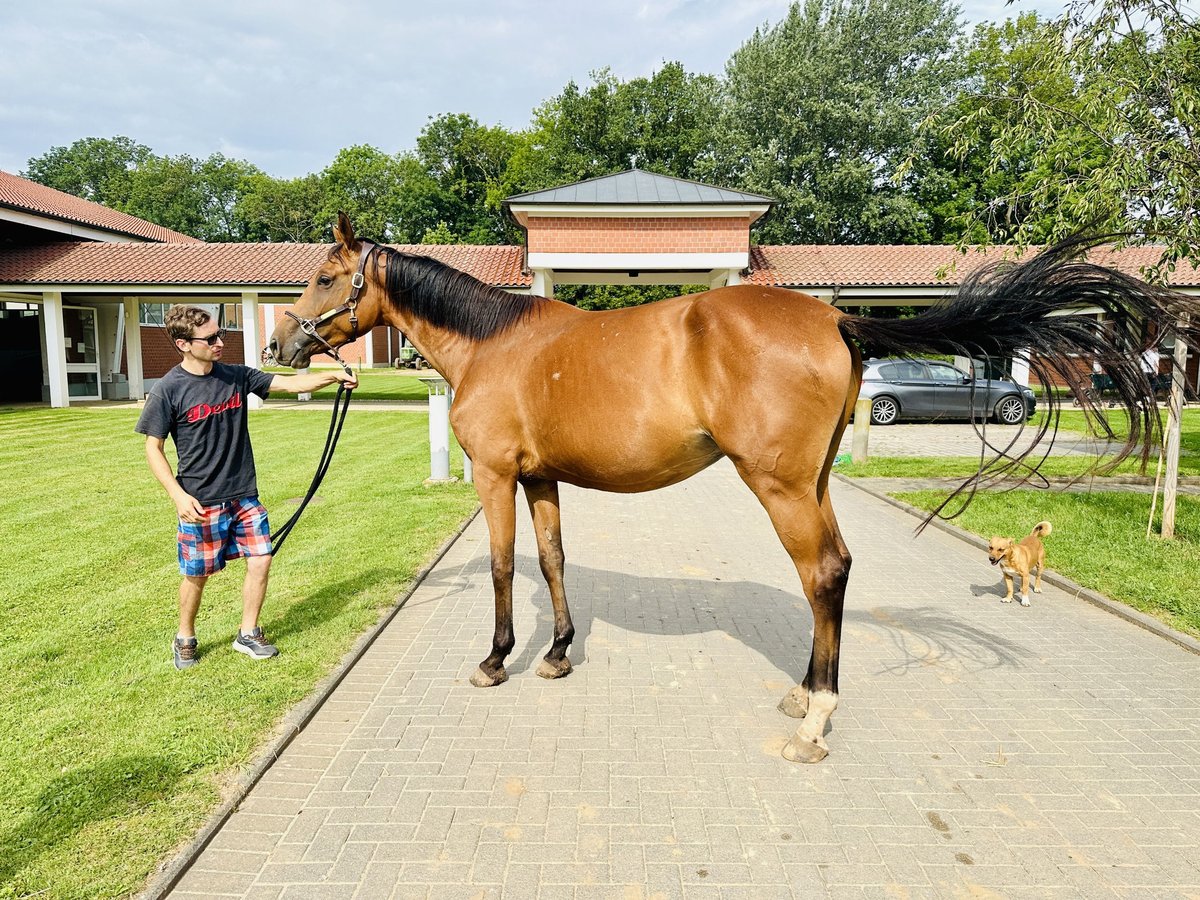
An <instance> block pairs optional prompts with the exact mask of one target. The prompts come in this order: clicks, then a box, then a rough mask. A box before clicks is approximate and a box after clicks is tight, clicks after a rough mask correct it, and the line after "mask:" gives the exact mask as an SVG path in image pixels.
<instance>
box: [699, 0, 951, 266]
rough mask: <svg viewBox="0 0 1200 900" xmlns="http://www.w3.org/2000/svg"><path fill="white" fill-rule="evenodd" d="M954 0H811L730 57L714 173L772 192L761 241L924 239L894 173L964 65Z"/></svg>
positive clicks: (918, 214) (915, 205)
mask: <svg viewBox="0 0 1200 900" xmlns="http://www.w3.org/2000/svg"><path fill="white" fill-rule="evenodd" d="M958 34H959V25H958V22H957V8H956V7H954V6H953V5H952V4H951V3H950V2H949V0H806V2H804V3H803V4H801V3H795V4H793V5H792V7H791V8H790V9H789V11H788V13H787V15H786V16H785V17H784V19H783V20H782V21H781V22H779V23H778V24H777V25H775V26H773V27H767V28H762V29H759V30H758V31H756V32H755V33H754V35H753V36H752V37H751V38H750V39H749V40H748V41H747V42H746V43H745V44H743V45H742V46H741V47H740V48H739V49H738V50H737V51H736V52H735V53H734V55H733V56H732V58H731V59H730V61H729V63H728V64H727V66H726V79H725V100H724V104H723V110H722V118H721V125H720V128H719V131H718V137H717V141H716V145H715V147H716V154H715V157H714V159H713V161H712V163H711V164H710V165H709V166H707V167H706V173H707V174H708V175H709V177H711V178H712V179H713V180H715V181H717V182H721V183H726V184H730V185H736V186H738V187H741V188H742V189H745V190H749V191H754V192H757V193H762V194H767V195H768V196H771V197H774V198H776V200H777V201H778V202H777V206H776V208H775V210H774V211H773V213H772V215H770V216H768V217H767V219H766V220H765V221H763V222H762V223H761V224H760V225H759V227H758V238H759V240H761V241H763V242H764V243H769V242H776V243H798V242H799V243H905V242H912V241H914V240H921V239H925V238H927V234H928V229H927V225H926V217H925V216H924V214H923V211H922V209H921V206H920V204H919V202H918V201H917V200H916V199H914V198H913V197H912V196H911V195H910V194H909V193H908V192H906V191H905V190H904V189H903V188H902V187H901V186H900V185H897V184H896V183H895V182H894V181H893V176H894V175H895V174H896V172H897V170H898V168H899V166H900V165H901V163H902V162H903V161H904V160H905V159H906V158H907V157H908V156H909V155H910V152H911V149H912V147H913V144H914V142H915V141H916V140H917V139H918V138H917V125H918V124H919V123H920V121H921V120H922V119H923V118H924V117H925V116H926V115H927V114H928V113H929V112H930V110H931V109H933V108H936V107H937V106H939V105H944V104H946V103H947V102H949V99H950V97H951V96H952V95H953V92H954V88H955V87H956V85H957V82H958V77H959V74H958V73H959V69H958V65H957V62H956V59H955V57H954V55H953V53H952V49H953V46H954V40H955V38H956V36H957V35H958Z"/></svg>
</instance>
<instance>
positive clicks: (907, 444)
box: [838, 422, 1108, 457]
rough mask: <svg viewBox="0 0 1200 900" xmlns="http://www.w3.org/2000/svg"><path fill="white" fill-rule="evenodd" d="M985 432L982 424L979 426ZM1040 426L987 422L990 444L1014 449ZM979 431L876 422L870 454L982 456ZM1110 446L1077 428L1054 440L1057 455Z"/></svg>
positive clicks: (845, 444)
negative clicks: (1011, 444)
mask: <svg viewBox="0 0 1200 900" xmlns="http://www.w3.org/2000/svg"><path fill="white" fill-rule="evenodd" d="M980 430H981V431H982V425H980ZM1036 433H1037V429H1036V428H1034V427H1032V426H1025V428H1024V429H1022V428H1021V426H1020V425H993V424H991V423H990V422H989V423H988V425H987V439H988V443H989V444H991V445H992V446H993V447H995V448H997V449H1000V450H1004V449H1006V448H1007V447H1008V445H1009V443H1010V442H1012V441H1014V440H1016V441H1017V443H1016V444H1014V446H1013V452H1018V451H1020V450H1022V449H1024V448H1025V447H1026V446H1027V445H1028V444H1029V442H1030V441H1032V440H1033V438H1034V435H1035V434H1036ZM853 434H854V427H853V425H852V426H851V427H849V428H847V429H846V433H845V434H843V435H842V443H841V445H840V447H839V448H838V449H839V452H841V453H849V452H850V442H851V439H852V437H853ZM980 443H981V442H980V436H979V432H977V431H976V430H975V426H973V425H971V424H970V423H969V422H968V423H963V422H948V423H941V422H938V423H933V422H910V423H904V424H899V425H876V426H873V427H872V428H871V430H870V440H869V443H868V448H867V449H868V452H869V454H870V455H871V456H974V457H978V456H979V447H980ZM1107 446H1108V443H1107V441H1102V440H1097V439H1096V438H1092V437H1088V436H1086V435H1084V434H1081V433H1079V432H1076V431H1060V432H1059V434H1058V437H1057V438H1056V439H1055V441H1054V448H1053V451H1052V452H1053V453H1054V455H1055V456H1065V455H1068V454H1081V453H1086V454H1096V453H1099V452H1101V451H1102V450H1104V449H1105V448H1106V447H1107Z"/></svg>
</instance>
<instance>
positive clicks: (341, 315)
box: [267, 213, 383, 369]
mask: <svg viewBox="0 0 1200 900" xmlns="http://www.w3.org/2000/svg"><path fill="white" fill-rule="evenodd" d="M333 235H334V237H335V238H337V243H336V244H334V245H333V248H332V249H331V250H330V251H329V256H328V258H327V259H326V260H325V262H324V263H322V265H321V267H320V268H319V269H317V271H316V272H314V273H313V276H312V278H310V279H309V281H308V287H306V288H305V289H304V293H303V294H301V295H300V299H299V300H297V301H296V305H295V306H294V307H293V308H292V312H290V313H287V316H288V318H287V319H285V320H284V321H283V322H281V323H280V324H279V325H278V326H277V327H276V329H275V332H274V333H273V334H272V335H271V340H270V341H268V343H267V352H268V353H270V354H271V356H273V357H274V358H275V359H276V360H277V361H278V362H280V363H282V364H284V365H286V366H291V367H292V368H296V369H303V368H304V367H305V366H307V365H308V361H309V359H310V358H311V357H312V356H313V355H314V354H316V353H321V352H325V351H328V350H332V349H334V348H337V347H340V346H342V345H343V344H347V343H349V342H350V341H353V340H354V339H356V338H357V337H358V336H359V335H360V334H366V333H367V332H369V331H370V330H371V329H372V328H374V327H375V326H376V325H377V324H378V323H379V321H380V318H381V313H382V307H383V292H382V290H381V289H380V287H379V286H378V285H377V284H375V283H374V282H373V281H372V280H371V279H370V278H369V275H370V274H371V268H370V266H371V260H372V258H373V256H374V255H375V254H374V250H375V245H374V244H371V243H369V242H367V241H360V240H359V239H358V238H356V237H355V236H354V226H353V225H351V224H350V218H349V217H348V216H347V215H346V214H345V213H338V220H337V224H336V225H334V226H333Z"/></svg>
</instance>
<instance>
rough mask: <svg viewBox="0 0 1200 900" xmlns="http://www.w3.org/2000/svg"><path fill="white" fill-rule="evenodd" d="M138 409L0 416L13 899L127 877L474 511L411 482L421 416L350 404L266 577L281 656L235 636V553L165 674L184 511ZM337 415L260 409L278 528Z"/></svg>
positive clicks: (176, 837)
mask: <svg viewBox="0 0 1200 900" xmlns="http://www.w3.org/2000/svg"><path fill="white" fill-rule="evenodd" d="M397 380H398V379H397ZM422 391H423V388H422ZM136 415H137V413H136V411H132V410H78V409H76V410H50V409H23V410H17V411H14V410H12V409H8V410H4V409H0V467H2V468H3V471H4V474H5V478H4V492H3V494H2V495H0V522H3V523H4V526H3V527H4V535H5V540H4V565H3V568H2V569H0V599H2V601H3V602H0V673H2V676H0V677H2V678H3V692H2V694H0V897H3V898H10V897H26V896H37V897H39V898H46V900H50V898H66V897H71V898H93V897H113V896H123V895H127V894H129V893H131V892H134V891H136V890H138V889H139V888H140V887H141V886H142V885H143V883H144V881H145V879H146V877H147V876H148V875H149V874H150V873H151V872H153V871H154V869H155V868H156V866H157V865H158V863H159V862H160V861H161V860H162V859H163V858H164V857H165V856H167V855H169V854H170V853H171V851H172V850H173V849H174V848H176V847H177V845H178V844H179V843H180V842H182V841H184V840H186V839H187V838H188V837H189V836H190V835H192V834H193V833H194V832H195V831H196V829H197V828H198V827H199V826H200V825H201V823H202V822H203V821H204V820H205V818H206V817H207V816H208V815H209V814H210V813H211V812H212V810H213V808H214V807H215V806H216V805H217V804H218V802H219V800H220V798H221V797H222V792H223V791H227V790H228V786H229V784H230V781H231V778H232V777H233V776H234V775H235V774H236V772H237V771H238V770H239V768H241V767H243V766H245V765H246V764H247V763H248V762H249V761H250V760H251V759H252V758H253V757H254V754H255V751H256V749H257V748H259V747H261V746H262V744H263V742H264V740H265V738H266V737H267V736H268V735H269V734H270V732H271V730H272V728H273V726H274V725H275V724H276V723H277V722H278V721H279V719H280V718H281V717H282V716H283V714H284V713H285V712H286V711H287V710H288V709H289V708H290V707H292V706H293V705H294V704H295V703H296V702H297V701H299V700H301V699H302V698H303V697H305V696H306V695H307V694H308V693H309V692H310V691H311V690H312V688H313V686H314V684H316V683H317V682H318V681H319V680H320V679H321V678H322V677H323V676H325V675H326V674H327V673H328V672H329V671H330V670H331V669H332V667H333V666H334V665H335V664H336V663H337V662H338V660H339V659H340V658H341V657H342V656H343V654H344V653H345V652H346V651H347V650H348V649H349V648H350V647H351V646H352V645H353V643H354V641H355V640H356V638H357V637H358V636H359V635H360V634H361V633H363V632H364V631H365V630H366V629H368V628H370V627H371V626H372V625H373V624H374V623H375V622H377V621H378V619H379V617H380V615H381V613H382V612H383V611H384V610H385V609H387V608H388V607H390V606H391V605H392V604H393V603H394V602H395V600H396V598H397V596H398V595H399V594H400V593H401V592H402V591H403V590H404V587H405V585H406V584H407V583H409V581H410V580H411V579H412V577H413V576H414V574H415V573H416V572H417V571H418V570H419V569H420V567H421V566H422V565H423V564H424V563H425V562H426V561H427V560H428V559H429V558H430V556H431V554H432V553H433V552H434V550H435V549H436V548H437V547H438V546H439V545H441V544H442V543H443V541H444V540H445V539H446V537H447V536H448V535H450V534H451V533H452V532H453V531H454V529H455V528H456V526H458V524H459V523H460V522H461V521H462V520H463V518H464V517H465V516H466V515H467V514H468V513H469V512H470V511H471V510H472V509H473V508H474V506H475V504H476V499H475V494H474V490H473V489H472V488H471V486H469V485H463V484H455V485H445V486H436V487H424V486H422V480H423V479H424V478H425V477H426V476H427V475H428V474H429V469H428V437H427V420H426V418H425V417H424V416H421V415H414V414H412V413H403V412H396V413H392V412H374V413H371V412H363V413H356V412H354V411H353V410H352V411H351V412H350V414H349V416H348V418H347V420H346V425H345V430H344V431H343V433H342V438H341V443H340V445H339V446H338V450H337V455H336V457H335V458H334V461H333V464H332V466H331V468H330V471H329V474H328V476H327V477H326V480H325V483H324V485H323V486H322V487H321V490H320V492H319V494H318V497H319V499H318V500H315V501H314V502H313V503H312V504H311V505H310V506H309V508H308V511H307V512H306V513H305V515H304V518H303V519H302V520H301V521H300V523H299V524H298V525H297V527H296V530H295V532H294V533H293V535H292V536H291V537H290V538H289V539H288V543H287V546H286V547H285V548H284V550H283V552H282V553H281V554H280V557H279V559H278V561H277V562H276V564H275V566H274V568H273V570H272V573H271V586H270V590H269V592H268V595H267V603H266V606H265V608H264V611H263V625H264V627H265V630H266V633H267V636H268V637H269V638H270V639H271V640H272V641H273V642H275V643H276V644H278V645H279V647H280V650H281V655H280V656H279V657H278V658H277V659H274V660H270V661H268V662H263V663H255V662H252V661H250V660H248V659H246V658H245V657H244V656H241V655H240V654H237V653H235V652H234V651H233V650H232V649H231V648H230V646H229V643H230V641H231V640H232V638H233V636H234V633H235V631H236V628H237V625H238V621H239V612H240V605H241V600H240V587H241V576H242V573H243V572H244V564H243V563H240V562H238V561H235V562H233V563H231V564H230V569H229V571H228V572H226V573H223V574H222V575H220V576H217V577H215V578H214V579H213V580H212V582H211V583H210V584H209V586H208V590H207V592H206V597H205V604H204V606H203V608H202V609H201V612H200V617H199V620H198V623H197V625H198V632H199V637H200V653H201V662H200V665H198V666H197V667H196V668H194V669H192V670H190V671H187V672H183V673H180V672H176V671H175V670H174V669H173V668H172V666H171V664H170V650H169V644H170V640H171V636H172V635H173V634H174V630H175V625H176V621H177V612H176V603H177V600H176V596H177V595H176V591H177V588H178V583H179V576H178V574H177V573H178V569H177V566H176V561H175V540H174V533H175V517H174V507H173V505H172V504H171V503H170V502H169V501H168V499H167V497H166V495H165V493H164V492H163V491H162V488H161V487H159V485H158V484H157V482H156V481H155V480H154V479H153V477H152V476H151V475H150V472H149V470H148V468H147V466H146V463H145V457H144V454H143V449H142V448H143V439H142V438H141V436H139V435H135V434H134V433H133V431H132V429H133V424H134V421H135V419H136ZM327 427H328V422H327V420H326V418H325V417H324V416H312V415H298V414H295V413H292V412H287V411H270V410H267V411H262V412H256V413H253V414H252V415H251V428H252V433H253V436H254V444H255V450H256V457H257V461H258V471H259V484H260V487H261V489H262V499H263V501H264V502H265V503H266V505H267V507H268V509H269V510H270V511H271V513H272V518H273V519H274V521H275V524H276V525H279V524H282V522H283V521H284V519H286V517H287V515H289V514H290V511H291V509H292V508H294V500H295V499H298V498H299V497H301V496H302V495H303V494H304V492H305V489H306V488H307V486H308V482H309V480H310V479H311V477H312V473H313V470H314V468H315V466H316V463H317V460H318V457H319V455H320V451H321V447H322V446H323V443H324V438H325V433H326V429H327ZM453 462H454V464H455V465H456V466H457V465H460V464H461V454H455V458H454V460H453ZM401 614H402V615H403V613H401Z"/></svg>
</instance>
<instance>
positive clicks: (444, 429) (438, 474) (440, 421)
mask: <svg viewBox="0 0 1200 900" xmlns="http://www.w3.org/2000/svg"><path fill="white" fill-rule="evenodd" d="M421 381H423V382H424V383H425V387H427V388H428V389H429V481H449V480H450V385H449V384H447V382H446V380H445V379H444V378H440V377H436V376H431V377H429V378H422V379H421Z"/></svg>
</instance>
